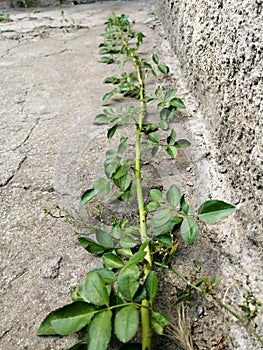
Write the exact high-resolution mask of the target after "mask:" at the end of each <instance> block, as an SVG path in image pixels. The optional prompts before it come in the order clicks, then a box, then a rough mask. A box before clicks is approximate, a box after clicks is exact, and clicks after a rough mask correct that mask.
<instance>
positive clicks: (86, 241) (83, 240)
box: [78, 236, 107, 255]
mask: <svg viewBox="0 0 263 350" xmlns="http://www.w3.org/2000/svg"><path fill="white" fill-rule="evenodd" d="M78 241H79V243H80V245H81V246H82V247H83V248H84V249H86V250H87V251H88V252H89V253H91V254H94V255H100V254H102V253H104V252H105V250H107V249H105V247H103V246H101V245H99V244H97V243H96V242H94V241H93V240H92V239H90V238H87V237H83V236H82V237H79V238H78Z"/></svg>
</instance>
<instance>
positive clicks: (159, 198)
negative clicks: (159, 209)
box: [149, 188, 163, 203]
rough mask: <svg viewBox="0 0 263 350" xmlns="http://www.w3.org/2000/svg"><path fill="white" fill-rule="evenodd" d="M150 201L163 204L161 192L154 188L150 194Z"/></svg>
mask: <svg viewBox="0 0 263 350" xmlns="http://www.w3.org/2000/svg"><path fill="white" fill-rule="evenodd" d="M149 196H150V199H151V200H152V201H154V202H158V203H161V202H162V200H163V194H162V192H161V191H160V190H158V189H156V188H153V189H151V190H150V192H149Z"/></svg>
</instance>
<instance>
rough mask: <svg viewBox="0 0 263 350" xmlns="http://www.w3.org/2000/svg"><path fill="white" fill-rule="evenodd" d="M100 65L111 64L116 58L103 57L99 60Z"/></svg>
mask: <svg viewBox="0 0 263 350" xmlns="http://www.w3.org/2000/svg"><path fill="white" fill-rule="evenodd" d="M99 62H100V63H107V64H111V63H113V62H114V57H113V56H102V57H101V58H100V60H99Z"/></svg>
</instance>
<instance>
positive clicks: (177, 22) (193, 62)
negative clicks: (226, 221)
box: [157, 0, 263, 244]
mask: <svg viewBox="0 0 263 350" xmlns="http://www.w3.org/2000/svg"><path fill="white" fill-rule="evenodd" d="M157 5H158V6H157V7H158V11H159V14H160V17H161V19H162V21H163V23H164V27H165V30H166V32H167V33H168V37H169V40H170V42H171V45H172V47H173V49H174V51H175V53H176V54H177V56H178V58H179V61H180V64H181V67H182V71H183V73H184V74H185V75H186V77H187V80H188V82H189V87H190V89H191V91H192V92H193V93H194V94H195V96H196V97H197V99H198V100H199V101H200V103H201V106H202V109H203V111H204V116H205V118H206V121H207V123H208V125H209V127H210V130H211V133H212V134H213V138H214V141H215V144H216V147H217V150H218V154H217V163H218V165H219V167H218V169H219V171H220V172H222V173H225V176H226V177H227V178H228V180H229V181H228V183H229V184H230V188H229V190H230V192H231V197H232V200H233V201H234V202H235V203H236V204H239V205H238V207H239V210H238V213H237V217H238V219H239V220H240V221H241V222H242V227H243V229H244V232H246V234H247V237H251V239H253V240H254V243H255V244H258V242H259V241H261V243H262V241H263V238H262V223H261V224H260V214H261V217H262V202H261V200H262V173H263V166H262V154H263V144H262V126H263V121H262V116H263V113H262V112H263V102H262V91H263V90H262V71H263V69H262V63H263V60H262V56H261V51H262V46H261V45H262V23H263V16H262V2H261V1H260V0H195V1H189V0H157ZM260 59H261V61H260ZM260 206H261V208H260ZM260 210H261V212H260Z"/></svg>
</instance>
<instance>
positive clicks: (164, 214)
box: [152, 208, 173, 228]
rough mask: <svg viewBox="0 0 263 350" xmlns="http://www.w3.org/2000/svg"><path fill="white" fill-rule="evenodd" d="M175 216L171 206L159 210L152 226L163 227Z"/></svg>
mask: <svg viewBox="0 0 263 350" xmlns="http://www.w3.org/2000/svg"><path fill="white" fill-rule="evenodd" d="M172 217H173V211H172V209H170V208H165V209H161V210H159V211H158V212H157V213H156V214H155V215H154V216H153V218H152V226H153V227H154V228H156V227H161V226H162V225H164V224H166V223H167V222H169V221H170V220H171V219H172Z"/></svg>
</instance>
